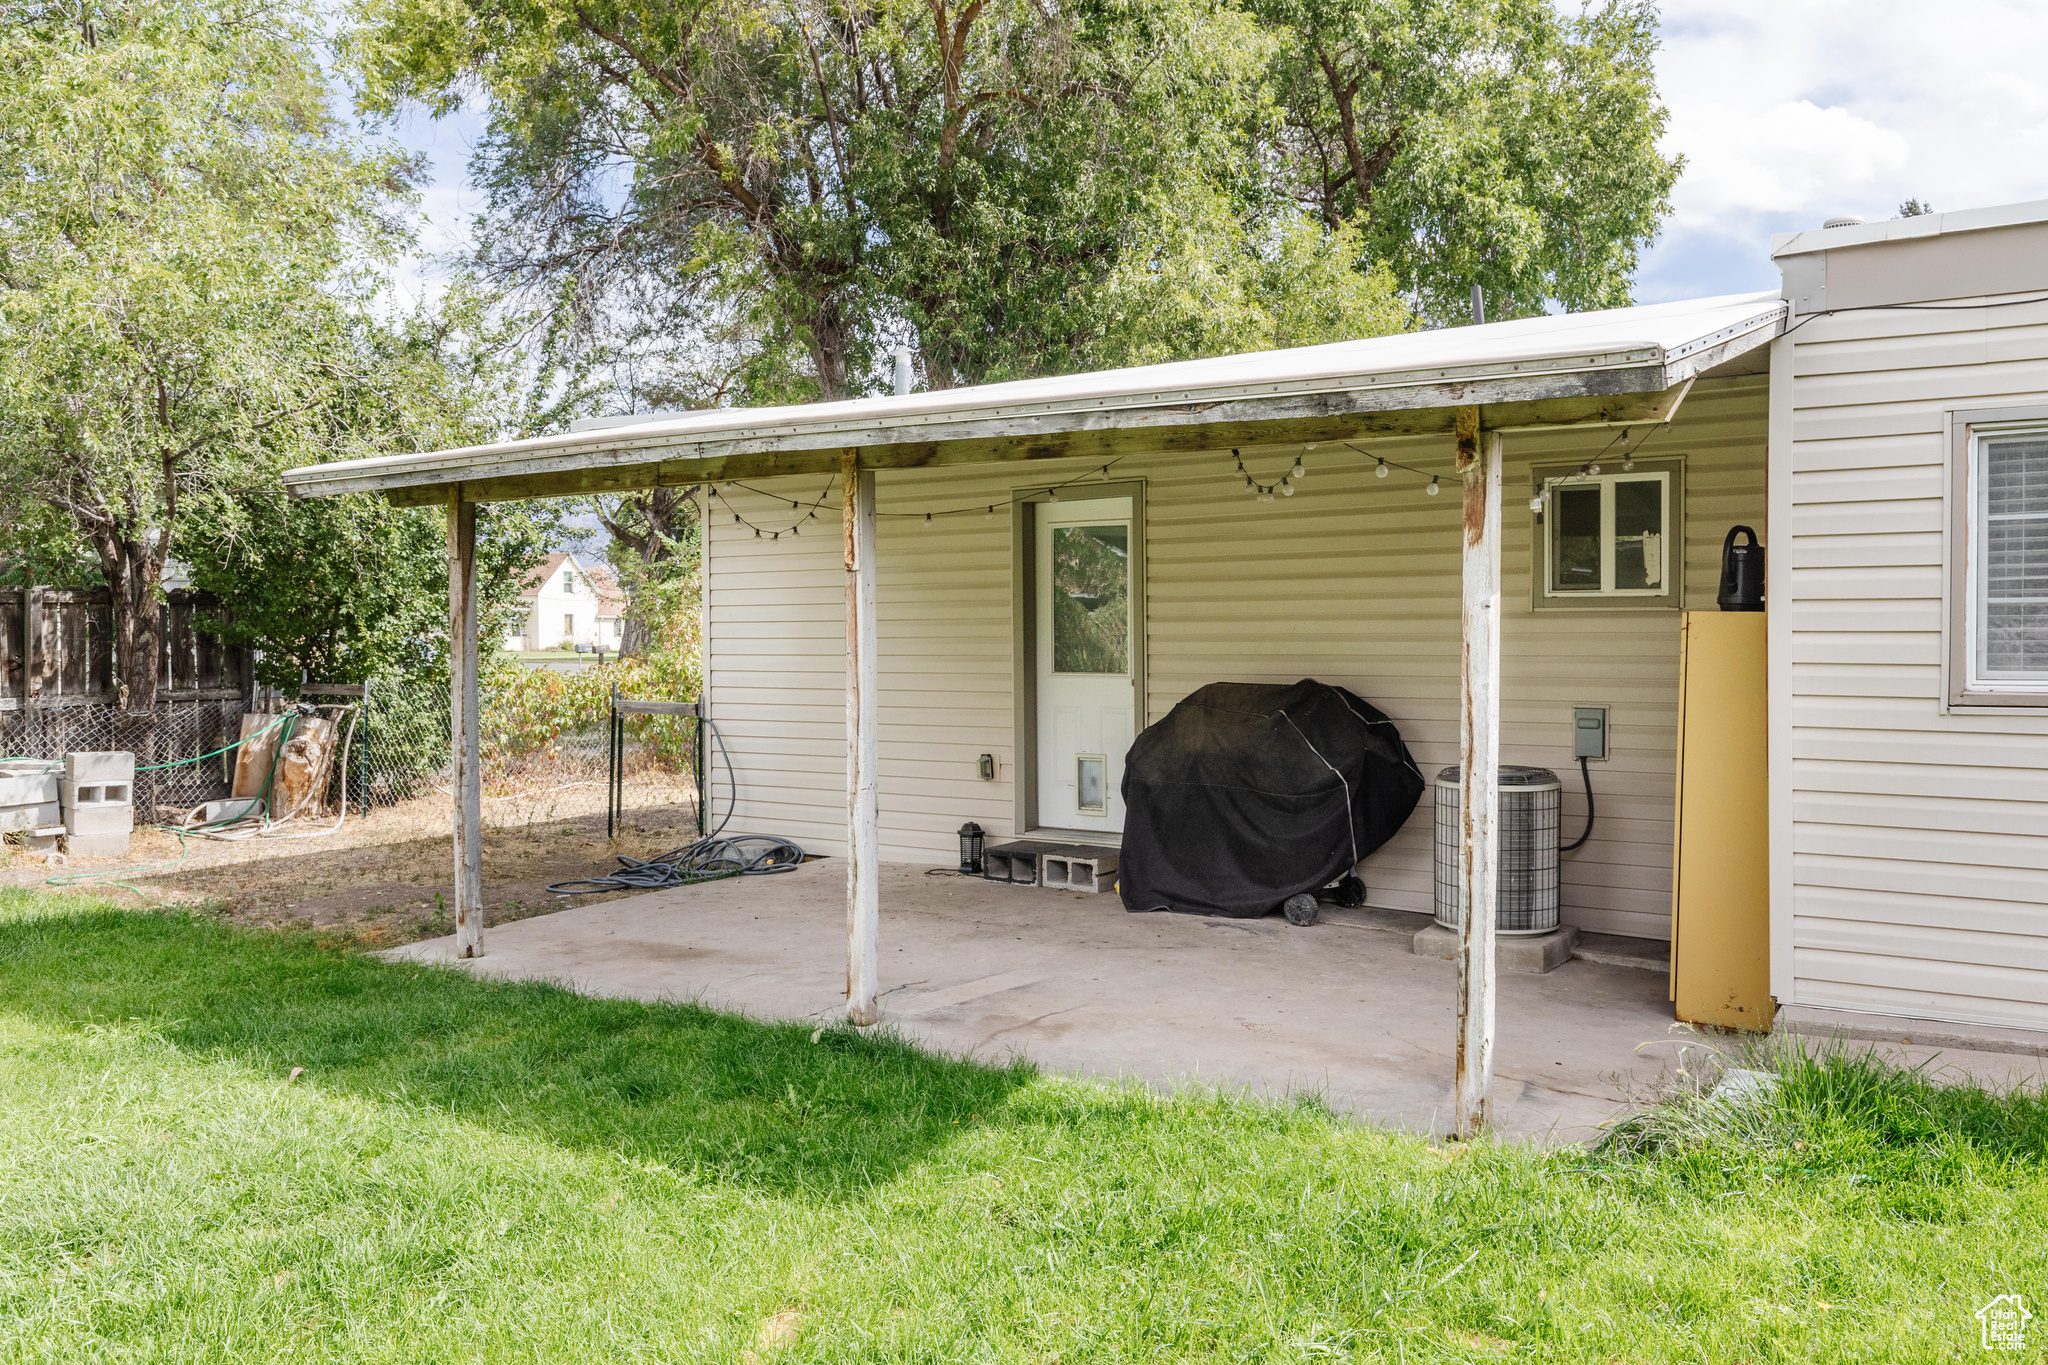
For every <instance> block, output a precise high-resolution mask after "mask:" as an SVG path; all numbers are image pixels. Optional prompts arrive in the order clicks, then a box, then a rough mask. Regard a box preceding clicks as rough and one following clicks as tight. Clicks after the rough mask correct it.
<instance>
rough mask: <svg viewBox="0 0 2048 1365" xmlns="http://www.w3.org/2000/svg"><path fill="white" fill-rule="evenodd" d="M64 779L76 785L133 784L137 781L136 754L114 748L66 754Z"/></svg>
mask: <svg viewBox="0 0 2048 1365" xmlns="http://www.w3.org/2000/svg"><path fill="white" fill-rule="evenodd" d="M64 780H65V781H67V782H70V783H72V784H73V785H74V786H75V785H78V784H80V783H84V784H86V785H95V784H99V783H106V782H121V783H128V784H133V783H134V781H135V755H134V754H131V753H123V752H121V751H119V750H112V751H109V752H105V753H70V754H66V755H64Z"/></svg>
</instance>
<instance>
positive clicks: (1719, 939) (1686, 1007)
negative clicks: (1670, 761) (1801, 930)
mask: <svg viewBox="0 0 2048 1365" xmlns="http://www.w3.org/2000/svg"><path fill="white" fill-rule="evenodd" d="M1682 640H1683V643H1682V645H1681V647H1680V654H1679V659H1680V665H1679V702H1678V793H1677V828H1676V830H1675V831H1674V834H1675V843H1676V855H1675V862H1674V865H1673V868H1672V883H1671V918H1672V934H1671V999H1672V1003H1673V1006H1674V1008H1675V1011H1676V1013H1677V1015H1678V1017H1679V1018H1680V1019H1682V1020H1685V1021H1686V1022H1687V1023H1693V1024H1711V1025H1715V1026H1717V1027H1720V1028H1733V1029H1750V1030H1764V1029H1768V1028H1770V1026H1771V1018H1772V1014H1773V1011H1774V1008H1775V1007H1774V1005H1773V1003H1772V1000H1771V974H1770V956H1771V954H1770V925H1771V915H1770V828H1769V814H1770V803H1769V783H1768V769H1767V764H1766V751H1765V745H1766V735H1767V731H1766V728H1765V682H1764V679H1765V670H1764V613H1763V612H1760V611H1755V612H1722V611H1689V612H1686V613H1685V621H1684V631H1683V636H1682Z"/></svg>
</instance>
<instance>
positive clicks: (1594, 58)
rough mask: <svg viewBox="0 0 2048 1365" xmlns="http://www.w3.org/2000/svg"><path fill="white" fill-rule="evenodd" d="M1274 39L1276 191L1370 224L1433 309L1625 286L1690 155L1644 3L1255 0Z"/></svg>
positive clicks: (1363, 228)
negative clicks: (1573, 10)
mask: <svg viewBox="0 0 2048 1365" xmlns="http://www.w3.org/2000/svg"><path fill="white" fill-rule="evenodd" d="M1251 3H1253V4H1255V5H1256V7H1257V9H1258V12H1259V13H1260V15H1261V16H1263V17H1264V18H1265V20H1266V21H1267V22H1268V23H1269V24H1270V25H1272V26H1273V28H1274V29H1275V30H1276V31H1277V32H1279V33H1280V34H1282V35H1284V37H1283V40H1282V41H1281V42H1280V43H1279V44H1278V47H1277V56H1276V58H1275V61H1274V66H1273V79H1274V82H1275V88H1276V94H1277V98H1278V100H1279V102H1280V103H1281V105H1282V107H1283V108H1284V109H1285V111H1286V117H1285V120H1284V123H1283V124H1282V127H1281V130H1280V132H1279V135H1278V137H1277V138H1276V140H1275V142H1274V144H1273V156H1274V162H1275V165H1276V166H1277V167H1278V169H1279V176H1278V185H1279V188H1280V190H1281V191H1282V192H1283V193H1285V194H1287V195H1289V196H1290V197H1291V198H1293V199H1294V200H1295V201H1296V202H1298V203H1300V204H1301V205H1303V206H1304V207H1306V208H1308V209H1310V210H1312V211H1313V212H1314V213H1315V214H1316V215H1317V216H1318V217H1320V218H1321V219H1322V221H1324V222H1325V223H1327V224H1328V225H1330V226H1331V227H1332V228H1335V227H1337V226H1339V225H1348V226H1351V227H1353V228H1355V229H1356V230H1357V232H1358V234H1359V239H1360V246H1361V249H1362V250H1363V252H1364V253H1365V254H1366V255H1368V256H1369V257H1370V258H1371V259H1373V260H1377V261H1382V262H1385V263H1386V264H1387V265H1388V266H1389V267H1390V268H1391V269H1392V270H1393V272H1394V275H1395V278H1396V279H1397V280H1398V281H1399V282H1400V285H1401V288H1402V289H1403V290H1405V291H1407V292H1408V293H1410V294H1411V295H1412V296H1413V297H1414V298H1415V299H1416V300H1417V301H1418V303H1419V304H1420V306H1421V308H1422V311H1423V312H1424V314H1425V315H1426V316H1428V317H1430V318H1432V319H1434V320H1436V321H1439V322H1444V323H1451V322H1458V321H1462V320H1464V319H1466V318H1467V317H1469V299H1470V293H1471V287H1472V285H1473V284H1475V283H1476V284H1479V285H1482V286H1483V287H1484V288H1485V290H1486V294H1487V300H1488V303H1489V306H1490V310H1491V312H1492V313H1493V315H1494V316H1496V317H1513V316H1519V315H1525V314H1532V313H1537V312H1541V311H1543V310H1544V309H1545V308H1546V307H1547V306H1550V305H1561V306H1563V307H1565V308H1567V309H1578V308H1608V307H1617V306H1620V305H1623V304H1626V303H1627V302H1628V300H1629V280H1630V277H1631V276H1632V275H1633V274H1634V272H1635V267H1636V261H1637V256H1638V253H1639V252H1640V251H1641V249H1642V248H1643V247H1645V246H1646V245H1648V244H1649V243H1650V242H1651V241H1653V240H1654V239H1655V237H1656V233H1657V224H1658V220H1659V218H1660V217H1661V216H1662V215H1663V214H1664V213H1665V212H1666V211H1668V209H1669V207H1670V204H1669V196H1670V191H1671V187H1672V185H1673V184H1674V183H1675V182H1676V180H1677V176H1678V172H1679V169H1680V164H1681V163H1680V162H1679V160H1678V159H1676V158H1670V157H1665V156H1663V155H1662V154H1660V153H1659V152H1658V151H1657V145H1656V144H1657V138H1658V137H1659V135H1660V134H1661V133H1662V132H1663V129H1664V124H1665V120H1666V113H1665V110H1664V108H1663V106H1662V105H1660V104H1659V103H1658V101H1657V96H1656V87H1655V80H1654V73H1653V71H1652V66H1651V59H1652V57H1653V55H1654V53H1655V51H1656V30H1657V14H1656V9H1655V7H1654V5H1653V4H1652V3H1651V2H1650V0H1599V3H1596V4H1592V5H1589V6H1588V7H1587V8H1585V9H1583V10H1581V11H1580V13H1579V14H1577V15H1576V16H1571V17H1567V16H1564V15H1560V14H1559V13H1558V12H1557V10H1556V9H1555V8H1554V7H1553V6H1552V4H1551V3H1550V0H1251Z"/></svg>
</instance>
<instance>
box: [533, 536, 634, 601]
mask: <svg viewBox="0 0 2048 1365" xmlns="http://www.w3.org/2000/svg"><path fill="white" fill-rule="evenodd" d="M564 562H567V563H568V564H569V565H570V566H571V567H573V568H574V569H575V570H576V572H578V573H580V574H582V575H583V576H584V577H585V578H586V579H588V580H589V581H590V587H591V590H592V591H593V592H595V593H596V594H597V614H598V615H599V616H617V615H619V614H620V613H621V612H623V611H624V610H625V608H626V595H625V594H624V593H623V592H620V591H619V584H618V581H617V580H616V579H614V578H613V577H612V571H611V570H610V569H609V568H607V567H605V566H604V565H602V564H578V563H577V562H576V557H575V556H574V555H571V554H564V553H560V552H557V553H555V554H551V555H549V556H548V557H547V558H546V559H543V560H542V561H541V562H540V563H538V564H536V565H534V566H533V567H532V568H531V569H529V570H527V573H526V581H525V582H524V583H523V584H521V585H520V588H519V595H520V597H521V598H523V599H525V600H526V601H529V602H531V601H532V600H533V599H534V598H536V597H539V596H540V590H541V589H542V588H544V587H546V586H547V583H548V580H549V579H551V578H553V577H554V576H555V571H556V570H557V569H559V568H561V567H562V565H563V563H564Z"/></svg>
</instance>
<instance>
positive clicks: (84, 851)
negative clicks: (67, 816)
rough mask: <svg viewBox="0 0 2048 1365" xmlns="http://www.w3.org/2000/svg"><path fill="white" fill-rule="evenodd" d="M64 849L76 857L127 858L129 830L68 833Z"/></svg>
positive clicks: (65, 837)
mask: <svg viewBox="0 0 2048 1365" xmlns="http://www.w3.org/2000/svg"><path fill="white" fill-rule="evenodd" d="M64 851H65V852H66V853H68V854H69V855H71V856H72V857H74V858H125V857H127V856H128V831H126V830H122V831H121V832H120V833H119V834H68V833H67V834H66V835H65V836H64Z"/></svg>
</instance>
